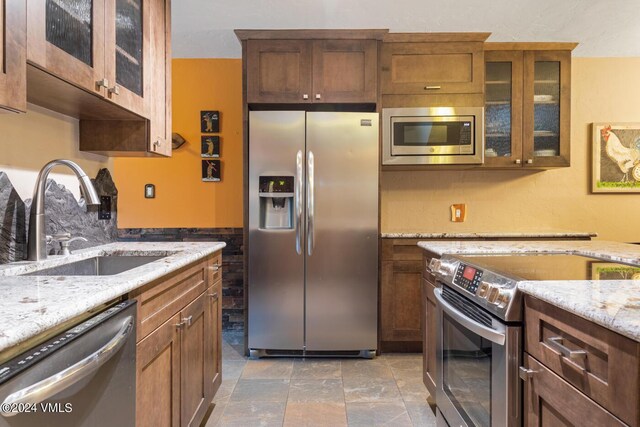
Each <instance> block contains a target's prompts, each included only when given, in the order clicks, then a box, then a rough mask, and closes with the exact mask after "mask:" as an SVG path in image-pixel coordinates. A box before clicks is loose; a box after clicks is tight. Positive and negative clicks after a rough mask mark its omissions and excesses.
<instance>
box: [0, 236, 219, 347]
mask: <svg viewBox="0 0 640 427" xmlns="http://www.w3.org/2000/svg"><path fill="white" fill-rule="evenodd" d="M225 246H226V244H225V243H222V242H207V243H201V242H198V243H190V242H177V243H169V242H161V243H158V242H153V243H151V242H142V243H138V242H126V243H124V242H123V243H110V244H108V245H103V246H96V247H93V248H88V249H83V250H79V251H74V253H73V254H71V255H68V256H64V257H62V256H50V257H49V258H48V259H47V260H44V261H38V262H31V261H25V262H19V263H12V264H7V265H1V266H0V295H2V303H1V304H0V351H2V350H5V349H7V348H9V347H11V346H14V345H16V344H19V343H21V342H23V341H26V340H28V339H29V338H32V337H34V336H36V335H38V334H40V333H42V332H45V331H47V330H48V329H51V328H54V327H56V326H58V325H60V324H62V323H64V322H66V321H67V320H70V319H73V318H74V317H76V316H79V315H81V314H82V313H85V312H87V311H88V310H91V309H92V308H95V307H97V306H99V305H100V304H104V303H105V302H108V301H111V300H113V299H114V298H117V297H119V296H121V295H124V294H126V293H128V292H130V291H132V290H133V289H136V288H139V287H140V286H142V285H145V284H147V283H149V282H152V281H153V280H156V279H158V278H160V277H162V276H164V275H166V274H167V273H171V272H172V271H175V270H177V269H179V268H181V267H184V266H186V265H189V264H191V263H193V262H195V261H197V260H199V259H201V258H203V257H205V256H207V255H210V254H213V253H214V252H217V251H219V250H221V249H222V248H224V247H225ZM103 255H144V256H164V257H165V258H162V259H159V260H157V261H153V262H150V263H148V264H144V265H142V266H140V267H136V268H134V269H131V270H128V271H125V272H123V273H120V274H116V275H111V276H18V274H24V273H29V272H32V271H36V270H41V269H44V268H50V267H55V266H58V265H62V264H67V263H70V262H74V261H80V260H83V259H86V258H92V257H95V256H103Z"/></svg>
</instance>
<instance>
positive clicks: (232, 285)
mask: <svg viewBox="0 0 640 427" xmlns="http://www.w3.org/2000/svg"><path fill="white" fill-rule="evenodd" d="M118 240H120V241H147V242H154V241H155V242H167V241H182V242H200V241H218V242H225V243H226V244H227V246H226V247H225V248H224V249H223V250H222V329H223V330H225V331H232V330H243V329H244V288H243V280H244V279H243V275H244V261H243V251H244V248H243V230H242V228H126V229H119V230H118Z"/></svg>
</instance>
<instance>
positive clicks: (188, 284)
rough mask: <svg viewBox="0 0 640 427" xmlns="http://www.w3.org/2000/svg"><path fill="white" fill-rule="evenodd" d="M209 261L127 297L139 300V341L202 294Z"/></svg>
mask: <svg viewBox="0 0 640 427" xmlns="http://www.w3.org/2000/svg"><path fill="white" fill-rule="evenodd" d="M210 263H211V258H209V259H207V260H205V261H203V262H199V263H197V264H195V265H192V266H190V267H186V268H185V269H183V270H180V271H178V272H177V273H175V274H173V275H170V276H167V277H165V278H162V279H160V280H158V281H156V282H153V283H150V284H149V285H146V286H144V287H142V288H141V289H136V290H135V291H133V292H132V293H131V295H130V297H131V298H136V299H137V300H138V341H140V340H141V339H143V338H144V337H145V336H147V335H148V334H149V333H150V332H152V331H153V330H155V329H156V328H157V327H158V326H160V325H161V324H162V323H164V322H165V321H166V320H167V319H169V318H170V317H171V316H173V315H175V314H176V313H178V312H179V311H180V310H182V309H183V308H184V307H185V306H186V305H187V304H189V303H190V302H191V301H193V300H194V299H196V298H197V297H198V295H200V294H201V293H203V292H204V291H205V290H206V289H207V287H208V286H209V284H210V283H211V279H210V278H209V277H207V276H208V275H209V274H210V273H209V272H210V270H209V269H208V267H209V264H210Z"/></svg>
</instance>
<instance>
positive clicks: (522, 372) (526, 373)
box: [519, 366, 538, 381]
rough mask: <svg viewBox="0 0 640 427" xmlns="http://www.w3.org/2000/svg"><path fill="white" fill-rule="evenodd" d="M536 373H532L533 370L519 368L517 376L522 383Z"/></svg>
mask: <svg viewBox="0 0 640 427" xmlns="http://www.w3.org/2000/svg"><path fill="white" fill-rule="evenodd" d="M537 372H538V371H534V370H533V369H527V368H525V367H524V366H520V372H519V376H520V379H521V380H523V381H527V380H530V379H531V378H533V376H534V375H535V374H536V373H537Z"/></svg>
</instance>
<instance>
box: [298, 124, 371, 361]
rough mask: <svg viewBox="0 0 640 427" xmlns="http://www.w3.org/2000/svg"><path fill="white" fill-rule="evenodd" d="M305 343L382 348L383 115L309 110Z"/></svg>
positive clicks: (315, 348) (311, 346)
mask: <svg viewBox="0 0 640 427" xmlns="http://www.w3.org/2000/svg"><path fill="white" fill-rule="evenodd" d="M307 167H308V170H307V210H308V213H307V216H308V220H307V237H308V240H307V245H306V247H305V249H306V266H307V273H306V279H307V280H306V313H305V316H306V349H307V350H308V351H332V350H334V351H341V350H372V349H376V348H377V310H378V114H375V113H333V112H310V113H307Z"/></svg>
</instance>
